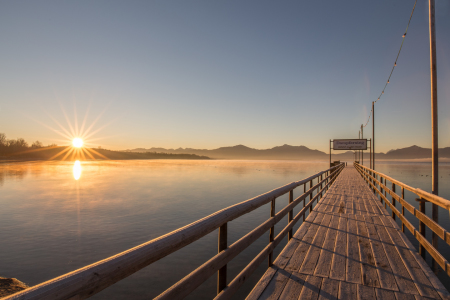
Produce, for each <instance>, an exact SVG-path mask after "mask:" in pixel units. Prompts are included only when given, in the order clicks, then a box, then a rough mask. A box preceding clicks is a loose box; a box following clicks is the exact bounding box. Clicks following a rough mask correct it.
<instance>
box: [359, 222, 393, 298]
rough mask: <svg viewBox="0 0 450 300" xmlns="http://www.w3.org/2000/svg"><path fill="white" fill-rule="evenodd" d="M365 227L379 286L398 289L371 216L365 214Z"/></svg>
mask: <svg viewBox="0 0 450 300" xmlns="http://www.w3.org/2000/svg"><path fill="white" fill-rule="evenodd" d="M364 219H365V221H366V227H367V230H368V233H369V237H370V244H371V246H372V250H373V255H374V257H375V263H376V266H377V271H378V278H380V286H381V288H383V289H388V290H393V291H398V286H397V283H396V280H395V277H394V274H393V273H392V269H391V266H390V263H389V260H388V258H387V255H386V252H385V251H384V248H383V245H382V242H381V240H380V237H379V236H378V233H377V231H376V229H375V225H374V223H373V221H372V217H370V216H365V218H364Z"/></svg>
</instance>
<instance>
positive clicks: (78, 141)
mask: <svg viewBox="0 0 450 300" xmlns="http://www.w3.org/2000/svg"><path fill="white" fill-rule="evenodd" d="M72 145H73V146H74V147H76V148H81V147H83V140H82V139H80V138H74V139H73V141H72Z"/></svg>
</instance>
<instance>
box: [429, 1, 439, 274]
mask: <svg viewBox="0 0 450 300" xmlns="http://www.w3.org/2000/svg"><path fill="white" fill-rule="evenodd" d="M428 3H429V22H430V23H429V24H430V26H429V27H430V81H431V82H430V83H431V144H432V145H431V148H432V150H431V165H432V167H431V172H432V176H431V177H432V181H433V183H432V188H431V190H432V193H433V194H435V195H437V194H438V190H439V184H438V180H439V169H438V163H439V161H438V115H437V78H436V77H437V75H436V27H435V25H434V18H435V13H434V12H435V7H434V0H428ZM432 218H433V221H435V222H436V223H438V206H437V205H436V204H433V206H432ZM431 240H432V244H433V247H434V248H436V249H437V246H438V238H437V235H436V233H434V232H433V233H432V238H431ZM435 264H436V263H435V262H434V260H433V265H435Z"/></svg>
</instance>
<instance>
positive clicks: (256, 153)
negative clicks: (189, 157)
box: [123, 145, 450, 161]
mask: <svg viewBox="0 0 450 300" xmlns="http://www.w3.org/2000/svg"><path fill="white" fill-rule="evenodd" d="M123 152H138V153H139V152H140V153H145V152H164V153H172V154H196V155H202V156H208V157H210V158H216V159H277V160H280V159H281V160H328V159H329V153H325V152H322V151H319V150H312V149H309V148H308V147H305V146H291V145H283V146H277V147H273V148H270V149H254V148H250V147H247V146H244V145H236V146H230V147H220V148H217V149H211V150H208V149H193V148H178V149H165V148H149V149H145V148H136V149H131V150H124V151H123ZM439 155H440V157H446V158H450V147H447V148H441V149H439ZM364 156H365V158H366V159H368V158H369V151H366V152H365V154H364ZM376 158H377V159H418V158H431V149H429V148H421V147H418V146H411V147H407V148H402V149H395V150H390V151H388V152H387V153H376ZM332 160H348V161H351V160H353V151H346V152H342V151H332Z"/></svg>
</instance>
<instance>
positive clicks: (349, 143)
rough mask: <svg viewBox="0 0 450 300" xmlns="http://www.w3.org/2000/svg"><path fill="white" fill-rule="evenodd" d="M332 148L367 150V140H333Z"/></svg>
mask: <svg viewBox="0 0 450 300" xmlns="http://www.w3.org/2000/svg"><path fill="white" fill-rule="evenodd" d="M333 150H367V140H366V139H364V140H363V139H348V140H333Z"/></svg>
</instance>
